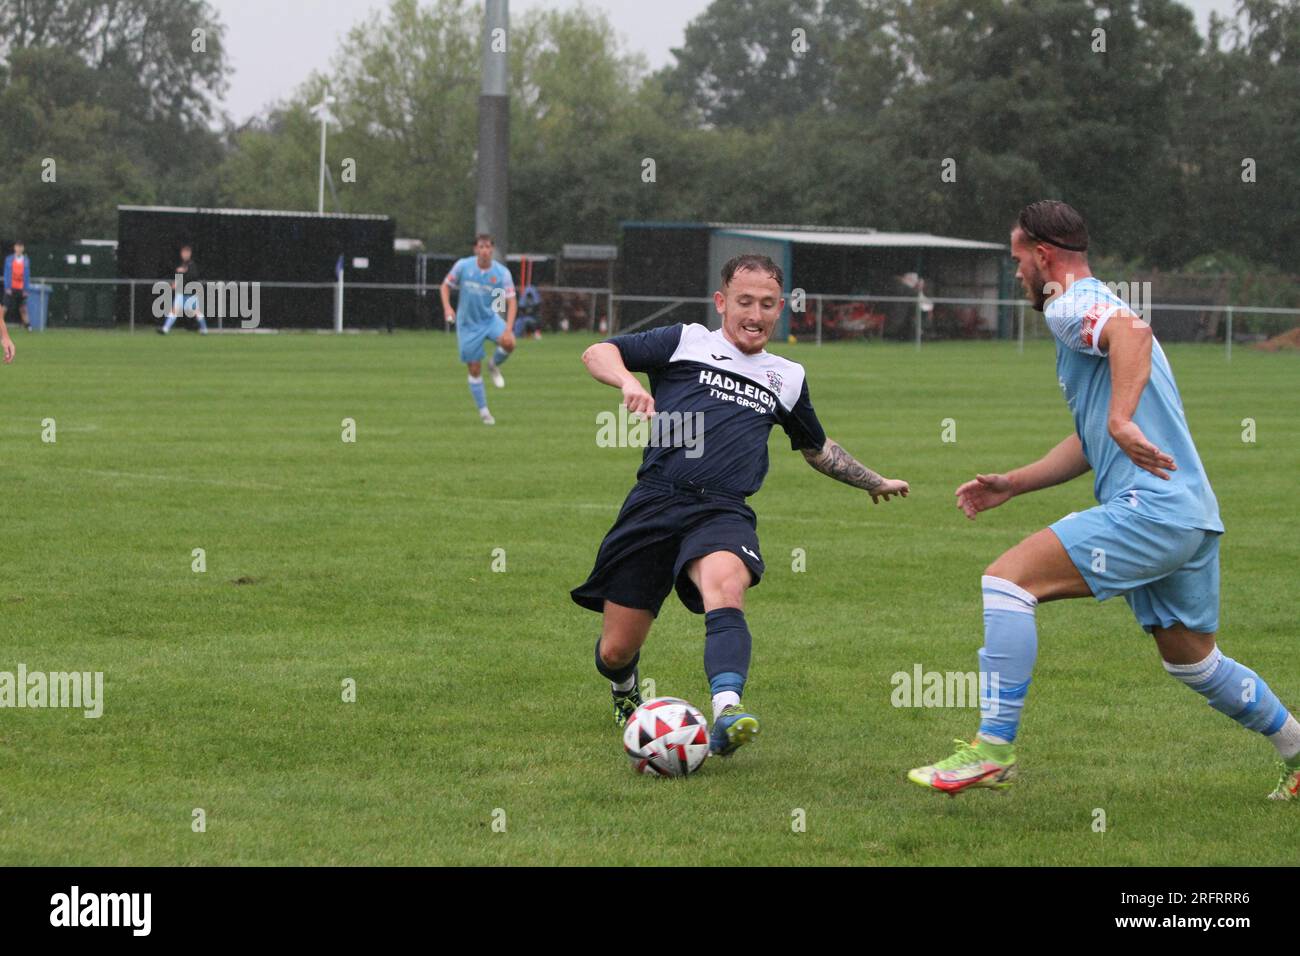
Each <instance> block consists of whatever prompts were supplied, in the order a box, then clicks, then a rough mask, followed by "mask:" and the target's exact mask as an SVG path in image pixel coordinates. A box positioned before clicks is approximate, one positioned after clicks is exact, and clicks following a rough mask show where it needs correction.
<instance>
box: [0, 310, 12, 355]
mask: <svg viewBox="0 0 1300 956" xmlns="http://www.w3.org/2000/svg"><path fill="white" fill-rule="evenodd" d="M0 349H3V350H4V361H5V364H6V365H10V364H12V363H13V360H14V351H15V350H14V340H13V339H11V338H10V337H9V328H8V326H6V325H5V320H4V316H3V315H2V314H0Z"/></svg>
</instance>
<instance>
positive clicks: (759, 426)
mask: <svg viewBox="0 0 1300 956" xmlns="http://www.w3.org/2000/svg"><path fill="white" fill-rule="evenodd" d="M609 342H610V344H612V345H615V346H617V347H618V350H619V352H620V353H621V354H622V356H623V364H624V365H626V366H627V368H628V369H629V370H630V371H633V372H647V373H649V378H650V393H651V394H652V395H653V396H654V400H655V426H656V428H655V431H656V433H657V434H660V435H666V434H669V433H670V432H671V428H672V426H673V425H678V424H680V426H681V427H682V428H683V429H686V430H687V431H685V432H684V433H685V434H688V435H689V434H692V432H691V431H690V429H692V423H697V425H696V430H697V431H698V436H697V437H698V438H699V439H700V440H699V441H698V442H697V443H694V444H691V443H683V442H679V441H678V442H674V441H658V442H651V443H650V444H649V445H647V447H646V450H645V457H644V458H643V459H642V462H641V469H640V471H638V472H637V478H644V477H655V478H659V479H661V480H665V481H681V482H690V483H692V484H695V485H701V486H703V487H706V488H715V489H720V490H724V491H732V492H735V493H737V494H741V495H745V496H746V497H748V496H749V495H752V494H754V493H755V492H757V491H758V489H759V488H760V487H761V486H762V484H763V478H764V477H765V476H766V475H767V465H768V462H767V439H768V435H769V433H770V432H771V430H772V426H773V425H780V426H781V427H782V428H783V429H784V430H785V433H786V434H787V435H789V436H790V447H791V448H792V449H794V450H803V449H809V450H813V451H821V449H822V447H823V446H824V445H825V444H826V433H825V432H824V431H823V430H822V426H821V422H819V421H818V420H817V413H816V412H814V411H813V406H812V402H811V401H810V400H809V398H808V385H807V383H806V382H805V381H804V371H803V366H802V365H798V364H796V363H794V362H791V361H788V360H786V359H783V358H781V357H780V356H777V355H771V354H769V353H768V352H765V351H764V352H759V353H758V354H757V355H746V354H745V353H744V352H742V351H740V349H738V348H736V346H734V345H732V344H731V342H729V341H728V340H727V338H726V336H724V335H723V334H722V330H721V329H718V330H717V331H713V332H710V331H709V330H708V329H707V328H705V327H704V326H702V325H672V326H667V327H665V328H662V329H652V330H651V331H649V332H638V333H635V334H632V335H619V336H616V337H614V338H612V339H609Z"/></svg>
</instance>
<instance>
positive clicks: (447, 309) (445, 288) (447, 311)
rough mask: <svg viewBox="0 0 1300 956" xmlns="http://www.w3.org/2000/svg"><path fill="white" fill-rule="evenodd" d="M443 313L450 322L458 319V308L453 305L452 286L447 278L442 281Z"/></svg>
mask: <svg viewBox="0 0 1300 956" xmlns="http://www.w3.org/2000/svg"><path fill="white" fill-rule="evenodd" d="M442 314H443V315H445V316H446V317H447V321H448V322H455V321H456V310H455V309H453V308H452V307H451V286H449V285H447V283H446V281H445V280H444V281H443V283H442Z"/></svg>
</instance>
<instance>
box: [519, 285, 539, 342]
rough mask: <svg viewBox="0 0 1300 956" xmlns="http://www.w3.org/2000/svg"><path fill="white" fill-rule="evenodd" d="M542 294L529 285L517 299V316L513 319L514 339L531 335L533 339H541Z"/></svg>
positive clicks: (535, 287)
mask: <svg viewBox="0 0 1300 956" xmlns="http://www.w3.org/2000/svg"><path fill="white" fill-rule="evenodd" d="M541 311H542V294H541V293H540V292H538V291H537V286H535V285H529V286H527V287H526V288H525V289H524V294H523V295H521V296H520V297H519V315H518V317H517V318H516V319H515V337H516V338H519V337H520V336H523V335H531V336H532V337H533V338H535V339H540V338H541V337H542V319H541V314H540V313H541Z"/></svg>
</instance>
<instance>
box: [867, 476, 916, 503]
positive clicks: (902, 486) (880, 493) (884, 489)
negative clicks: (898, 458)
mask: <svg viewBox="0 0 1300 956" xmlns="http://www.w3.org/2000/svg"><path fill="white" fill-rule="evenodd" d="M910 490H911V489H910V488H909V487H908V485H907V482H905V481H901V480H900V481H895V480H894V479H893V478H886V479H885V480H884V481H883V482H882V483H881V484H880V486H879V487H878V488H876V490H875V491H873V492H871V503H872V504H873V505H878V504H880V502H882V501H888V500H889V499H890V498H892V497H893V496H894V495H898V496H899V497H900V498H906V497H907V493H908V492H909V491H910Z"/></svg>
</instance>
